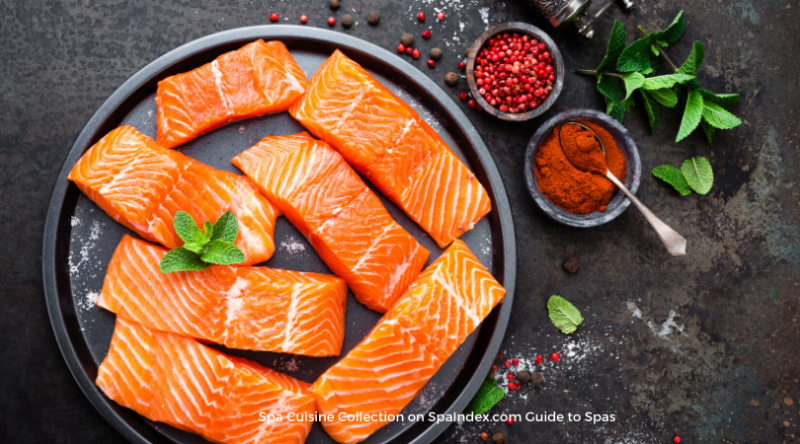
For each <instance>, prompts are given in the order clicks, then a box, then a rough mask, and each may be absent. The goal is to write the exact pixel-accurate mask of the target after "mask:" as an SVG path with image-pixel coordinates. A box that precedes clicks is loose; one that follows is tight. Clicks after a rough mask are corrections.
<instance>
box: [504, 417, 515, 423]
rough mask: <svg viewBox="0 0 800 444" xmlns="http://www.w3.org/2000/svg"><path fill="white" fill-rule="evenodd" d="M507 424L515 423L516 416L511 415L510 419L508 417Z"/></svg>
mask: <svg viewBox="0 0 800 444" xmlns="http://www.w3.org/2000/svg"><path fill="white" fill-rule="evenodd" d="M506 424H508V425H511V424H514V417H513V416H509V417H508V419H506Z"/></svg>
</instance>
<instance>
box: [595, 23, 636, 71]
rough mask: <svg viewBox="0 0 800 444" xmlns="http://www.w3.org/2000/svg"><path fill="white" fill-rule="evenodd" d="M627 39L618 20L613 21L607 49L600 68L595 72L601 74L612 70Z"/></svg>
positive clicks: (626, 34)
mask: <svg viewBox="0 0 800 444" xmlns="http://www.w3.org/2000/svg"><path fill="white" fill-rule="evenodd" d="M626 38H628V33H626V32H625V27H624V26H623V25H622V22H621V21H619V20H614V27H613V28H611V37H610V38H609V39H608V47H607V48H606V55H605V56H604V57H603V60H602V61H601V62H600V66H598V67H597V69H596V70H595V71H597V72H598V73H602V72H605V71H608V70H609V69H612V68H613V67H614V66H615V65H616V64H617V59H619V55H620V54H621V53H622V50H623V49H625V39H626Z"/></svg>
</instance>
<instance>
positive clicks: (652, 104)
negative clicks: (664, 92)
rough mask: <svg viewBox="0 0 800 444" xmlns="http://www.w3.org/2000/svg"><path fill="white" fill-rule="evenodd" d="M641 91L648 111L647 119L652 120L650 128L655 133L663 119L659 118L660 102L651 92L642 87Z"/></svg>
mask: <svg viewBox="0 0 800 444" xmlns="http://www.w3.org/2000/svg"><path fill="white" fill-rule="evenodd" d="M639 92H640V93H642V99H643V101H644V109H645V111H647V120H648V121H649V122H650V130H651V131H652V132H653V134H655V133H656V130H658V127H659V126H661V119H659V114H661V108H659V107H658V103H656V101H655V100H654V99H653V98H652V97H651V96H650V93H649V92H647V91H645V90H643V89H640V90H639Z"/></svg>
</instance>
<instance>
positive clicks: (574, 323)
mask: <svg viewBox="0 0 800 444" xmlns="http://www.w3.org/2000/svg"><path fill="white" fill-rule="evenodd" d="M547 312H548V314H549V315H550V321H551V322H552V323H553V325H555V326H556V328H558V329H559V330H561V332H562V333H564V334H565V335H568V334H570V333H573V332H574V331H575V330H577V329H578V326H579V325H581V323H583V317H581V312H580V311H579V310H578V309H577V308H575V306H574V305H572V304H570V302H569V301H567V300H566V299H564V298H562V297H561V296H558V295H553V296H550V299H549V300H548V301H547Z"/></svg>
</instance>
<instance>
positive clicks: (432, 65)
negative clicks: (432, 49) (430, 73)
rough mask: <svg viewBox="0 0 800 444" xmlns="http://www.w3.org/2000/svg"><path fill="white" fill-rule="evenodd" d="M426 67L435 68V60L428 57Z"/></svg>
mask: <svg viewBox="0 0 800 444" xmlns="http://www.w3.org/2000/svg"><path fill="white" fill-rule="evenodd" d="M428 68H431V69H433V68H436V61H435V60H433V59H428Z"/></svg>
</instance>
